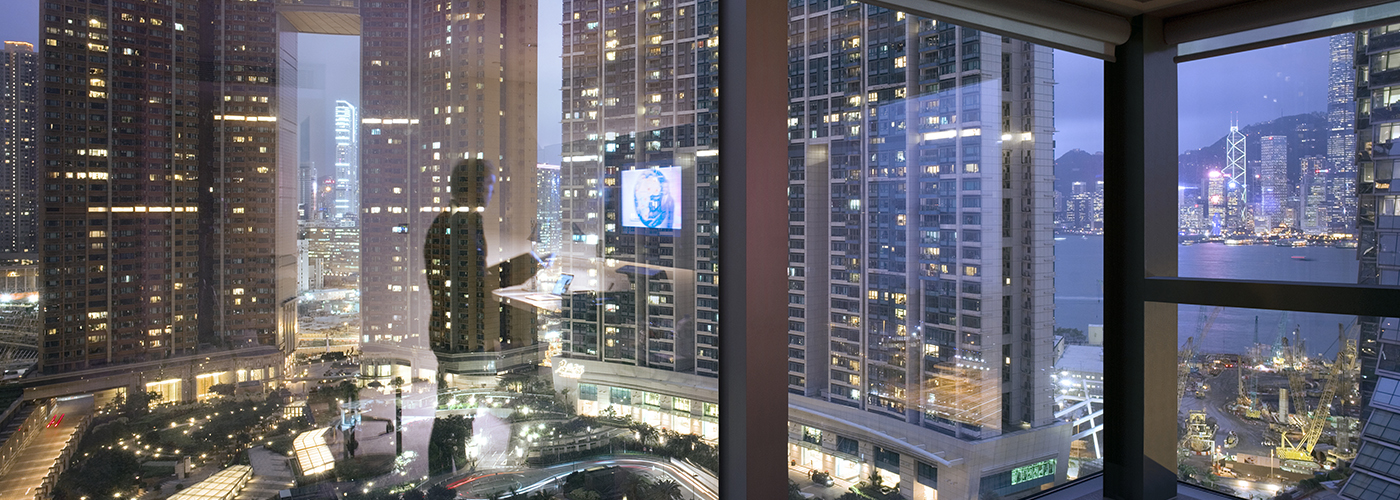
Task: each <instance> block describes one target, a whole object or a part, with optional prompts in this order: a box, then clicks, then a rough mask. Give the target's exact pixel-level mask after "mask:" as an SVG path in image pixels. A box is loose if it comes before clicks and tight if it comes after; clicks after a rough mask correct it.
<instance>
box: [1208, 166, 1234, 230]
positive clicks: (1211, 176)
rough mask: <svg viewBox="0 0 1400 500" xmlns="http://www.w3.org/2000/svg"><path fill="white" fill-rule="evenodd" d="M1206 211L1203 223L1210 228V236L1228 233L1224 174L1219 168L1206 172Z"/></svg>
mask: <svg viewBox="0 0 1400 500" xmlns="http://www.w3.org/2000/svg"><path fill="white" fill-rule="evenodd" d="M1203 184H1205V188H1206V189H1205V191H1206V212H1205V218H1206V220H1205V225H1206V227H1208V228H1210V235H1211V236H1220V235H1221V234H1222V233H1228V231H1227V230H1226V229H1225V224H1226V223H1227V221H1228V220H1229V215H1228V214H1229V212H1228V207H1227V206H1226V203H1225V196H1226V192H1225V175H1224V174H1222V173H1220V171H1219V170H1211V171H1209V172H1206V178H1205V182H1203Z"/></svg>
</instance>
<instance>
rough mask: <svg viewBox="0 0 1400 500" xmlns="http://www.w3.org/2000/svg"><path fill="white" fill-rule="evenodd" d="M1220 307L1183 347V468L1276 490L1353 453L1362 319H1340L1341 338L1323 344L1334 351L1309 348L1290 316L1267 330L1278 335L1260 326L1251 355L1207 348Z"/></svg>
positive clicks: (1223, 482)
mask: <svg viewBox="0 0 1400 500" xmlns="http://www.w3.org/2000/svg"><path fill="white" fill-rule="evenodd" d="M1218 312H1219V309H1218V308H1217V309H1216V310H1214V311H1211V312H1209V313H1207V312H1203V313H1202V316H1201V318H1200V320H1199V322H1198V324H1197V328H1196V332H1195V335H1193V336H1192V337H1190V338H1188V339H1187V340H1186V342H1185V343H1184V344H1183V345H1182V346H1181V351H1180V353H1179V358H1178V362H1179V364H1178V368H1179V375H1180V380H1179V381H1178V396H1179V397H1180V402H1181V404H1180V406H1179V410H1178V411H1179V412H1180V415H1179V420H1178V421H1179V422H1180V424H1179V429H1178V436H1179V439H1180V442H1179V446H1178V453H1179V455H1180V460H1179V467H1180V469H1181V471H1180V472H1181V473H1182V475H1183V476H1184V477H1189V478H1190V479H1191V480H1193V482H1198V483H1202V484H1206V485H1208V486H1211V487H1213V488H1215V489H1218V490H1222V491H1225V492H1227V493H1234V494H1237V495H1239V496H1243V497H1246V498H1255V497H1266V498H1267V497H1272V496H1273V495H1274V494H1275V493H1277V492H1278V491H1280V490H1282V489H1285V488H1287V487H1289V486H1291V485H1294V484H1296V483H1297V482H1299V481H1301V480H1305V479H1311V478H1314V477H1318V476H1319V475H1326V474H1327V473H1328V472H1330V471H1331V470H1333V469H1335V468H1337V466H1338V465H1339V464H1345V463H1347V462H1348V461H1350V460H1351V458H1353V457H1354V456H1355V454H1356V447H1357V440H1358V439H1357V438H1358V435H1359V433H1360V425H1359V422H1358V417H1359V416H1360V405H1359V403H1360V398H1359V395H1358V393H1357V391H1358V385H1357V374H1358V364H1357V361H1356V354H1357V353H1356V349H1357V348H1356V340H1355V338H1356V327H1355V323H1353V324H1352V325H1340V324H1339V325H1337V330H1338V331H1337V337H1336V341H1335V344H1334V345H1333V346H1319V347H1326V348H1324V349H1321V350H1320V352H1335V353H1336V355H1335V357H1332V358H1331V359H1327V358H1323V357H1320V356H1317V355H1313V356H1309V355H1307V354H1306V353H1307V352H1309V350H1308V346H1306V345H1304V344H1305V343H1304V342H1303V341H1301V340H1300V339H1301V338H1303V336H1302V335H1300V332H1299V331H1298V330H1297V327H1296V326H1291V325H1290V324H1289V323H1288V322H1287V318H1288V317H1287V315H1285V316H1284V318H1283V320H1281V321H1280V322H1279V325H1278V326H1277V328H1276V331H1267V333H1266V334H1265V338H1266V339H1272V340H1273V342H1272V343H1260V342H1259V333H1258V328H1257V327H1256V333H1255V339H1256V340H1255V343H1254V346H1253V347H1252V348H1251V349H1249V352H1247V353H1246V354H1243V355H1240V354H1214V353H1203V352H1198V351H1197V350H1196V349H1195V347H1194V346H1197V345H1201V344H1202V343H1201V342H1200V340H1202V339H1204V338H1206V336H1209V335H1210V334H1211V332H1210V327H1211V324H1212V323H1213V321H1214V317H1215V316H1216V315H1217V314H1218ZM1265 342H1267V340H1265ZM1314 352H1317V351H1314Z"/></svg>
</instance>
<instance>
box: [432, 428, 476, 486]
mask: <svg viewBox="0 0 1400 500" xmlns="http://www.w3.org/2000/svg"><path fill="white" fill-rule="evenodd" d="M471 437H472V421H471V420H468V419H467V418H466V417H463V416H462V415H450V416H447V417H439V418H437V419H434V420H433V432H432V437H431V438H430V439H429V440H428V471H429V473H431V474H438V473H441V472H444V471H450V470H452V467H453V466H454V465H455V466H458V467H461V466H462V465H464V464H465V462H466V459H467V449H466V448H467V440H468V439H471Z"/></svg>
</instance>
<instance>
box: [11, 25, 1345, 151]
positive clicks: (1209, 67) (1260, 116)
mask: <svg viewBox="0 0 1400 500" xmlns="http://www.w3.org/2000/svg"><path fill="white" fill-rule="evenodd" d="M0 1H3V2H4V3H5V7H6V9H5V10H6V14H5V15H4V16H0V39H4V40H21V41H27V42H30V43H35V44H37V43H38V41H39V40H38V38H39V33H38V31H39V30H38V21H39V1H38V0H0ZM556 3H557V2H541V5H542V7H541V10H542V12H541V13H540V19H541V28H542V29H541V30H540V38H541V40H540V42H541V43H540V49H541V50H540V67H541V68H540V81H541V82H549V83H553V82H558V81H559V77H558V73H559V70H560V65H559V64H558V63H557V62H556V61H557V57H558V49H557V47H558V46H559V44H558V42H557V40H558V37H559V36H560V35H559V25H558V21H557V20H558V19H560V14H559V9H560V7H559V6H558V5H555V4H556ZM550 47H556V48H555V50H553V51H549V50H548V49H549V48H550ZM302 49H303V51H302V54H301V57H300V58H301V60H302V62H303V64H304V65H305V66H306V67H307V68H311V67H312V66H315V65H324V66H325V70H326V71H327V72H330V74H332V75H335V74H345V73H350V74H353V72H355V71H357V69H356V68H354V67H353V66H346V65H345V64H339V65H338V64H337V59H339V62H340V63H346V62H350V61H351V59H350V58H335V57H331V55H332V54H344V53H345V52H342V51H341V50H338V49H348V50H358V44H357V43H356V42H354V41H353V39H350V38H348V37H346V38H339V37H324V36H303V37H302ZM1327 56H1328V51H1327V40H1326V39H1325V38H1324V39H1317V40H1310V41H1306V42H1299V43H1292V44H1288V45H1282V46H1278V47H1271V48H1268V49H1262V50H1256V51H1251V52H1247V53H1243V54H1234V55H1229V56H1223V57H1217V58H1212V59H1207V60H1203V61H1193V62H1189V63H1183V64H1181V66H1180V67H1179V77H1180V82H1181V84H1180V87H1179V91H1180V101H1179V102H1180V104H1179V109H1180V115H1179V116H1180V129H1179V130H1180V149H1182V150H1187V149H1195V148H1199V147H1202V146H1206V145H1209V144H1211V143H1213V142H1215V141H1216V140H1218V139H1219V138H1220V137H1221V136H1223V135H1224V134H1225V132H1226V131H1228V128H1229V121H1230V118H1231V115H1232V114H1236V113H1237V114H1238V116H1239V120H1240V122H1241V123H1242V124H1250V123H1255V122H1260V121H1265V120H1269V119H1273V118H1276V117H1279V116H1285V115H1292V114H1298V113H1306V112H1312V111H1323V110H1325V109H1326V99H1327V78H1328V74H1327ZM340 66H345V67H344V68H341V67H340ZM342 71H343V72H344V73H342ZM344 80H355V79H354V78H327V79H325V81H326V83H325V85H326V86H327V87H326V88H324V89H323V90H322V92H324V94H325V99H324V100H325V102H327V103H328V104H327V106H329V105H330V104H329V103H333V102H334V100H335V99H339V98H344V97H343V96H344V95H350V96H352V100H356V99H353V96H354V95H355V94H357V93H358V85H353V84H349V83H346V82H344ZM338 81H339V82H338ZM1055 81H1056V82H1058V84H1059V85H1057V86H1056V88H1055V128H1056V130H1057V133H1056V136H1055V156H1056V157H1058V156H1059V155H1061V154H1063V153H1064V152H1065V151H1069V150H1071V149H1075V148H1078V149H1084V150H1087V151H1091V152H1093V151H1102V150H1103V64H1102V63H1100V62H1098V61H1097V60H1094V59H1090V58H1088V57H1084V56H1078V55H1074V54H1069V53H1065V52H1061V51H1056V52H1055ZM337 82H338V83H337ZM354 83H358V82H354ZM331 87H334V88H331ZM547 88H548V86H547V85H545V86H541V92H540V96H541V99H540V104H541V106H540V108H539V109H540V120H539V126H540V142H541V143H543V144H552V143H554V142H557V141H550V140H548V139H547V138H550V137H558V135H559V132H558V131H559V119H558V117H559V113H560V111H559V103H558V102H557V91H549V90H547ZM313 90H316V89H313ZM308 97H310V96H308ZM315 100H316V99H312V101H315ZM308 104H309V103H308ZM312 112H313V111H312V110H310V109H307V110H304V111H303V112H302V113H301V114H302V115H303V116H306V115H308V114H310V113H312ZM318 114H319V113H318ZM317 163H318V164H319V163H321V162H319V161H318V162H317Z"/></svg>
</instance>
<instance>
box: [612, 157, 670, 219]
mask: <svg viewBox="0 0 1400 500" xmlns="http://www.w3.org/2000/svg"><path fill="white" fill-rule="evenodd" d="M681 193H682V191H681V168H680V167H659V168H649V169H643V170H624V171H622V200H621V203H622V225H623V227H633V228H641V229H680V228H681V223H683V222H684V221H683V220H682V219H683V218H682V213H681V207H682V206H683V204H682V199H681Z"/></svg>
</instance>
